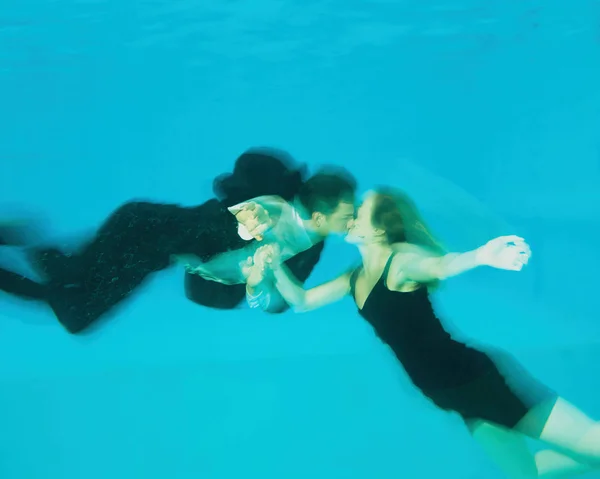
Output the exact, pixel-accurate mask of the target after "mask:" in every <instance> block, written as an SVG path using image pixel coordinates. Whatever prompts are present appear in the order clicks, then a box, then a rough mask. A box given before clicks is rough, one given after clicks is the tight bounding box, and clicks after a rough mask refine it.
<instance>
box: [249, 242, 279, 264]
mask: <svg viewBox="0 0 600 479" xmlns="http://www.w3.org/2000/svg"><path fill="white" fill-rule="evenodd" d="M254 262H255V263H257V262H258V263H259V264H261V265H263V267H269V268H271V269H273V268H276V267H277V266H279V264H280V262H281V248H280V247H279V245H278V244H277V243H274V244H268V245H265V246H261V247H260V248H258V249H257V250H256V252H255V253H254Z"/></svg>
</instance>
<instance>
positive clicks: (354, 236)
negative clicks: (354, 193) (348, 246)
mask: <svg viewBox="0 0 600 479" xmlns="http://www.w3.org/2000/svg"><path fill="white" fill-rule="evenodd" d="M374 201H375V195H374V194H373V193H367V194H366V195H365V197H364V199H363V202H362V204H361V205H360V206H359V208H358V212H357V214H356V218H355V219H354V220H353V221H352V222H351V223H350V228H349V229H348V234H347V235H346V241H347V242H348V243H352V244H365V243H373V242H375V241H380V240H381V238H382V237H383V231H382V230H380V229H377V228H374V227H373V224H372V223H371V217H372V213H373V205H374Z"/></svg>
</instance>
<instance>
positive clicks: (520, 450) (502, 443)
mask: <svg viewBox="0 0 600 479" xmlns="http://www.w3.org/2000/svg"><path fill="white" fill-rule="evenodd" d="M468 427H469V429H470V431H471V434H472V436H473V439H475V441H476V442H477V443H478V444H479V445H480V446H481V447H482V448H483V450H484V451H485V452H486V454H487V455H488V456H489V457H490V458H491V459H492V460H493V461H494V462H495V463H496V465H497V466H498V468H499V469H500V470H502V471H503V472H504V473H505V474H506V475H507V476H508V477H510V478H514V479H520V478H523V479H525V478H560V477H572V476H573V475H575V474H583V473H586V472H589V471H591V470H592V469H593V467H592V466H591V465H589V464H586V463H582V462H579V461H577V460H576V459H573V458H571V457H569V456H567V455H564V454H561V453H559V452H557V451H552V450H544V451H540V452H538V453H537V454H534V453H533V452H532V451H531V449H530V448H529V447H528V446H527V443H526V442H525V436H524V435H523V434H521V433H519V432H517V431H513V430H510V429H506V428H503V427H500V426H497V425H494V424H492V423H489V422H485V421H475V422H472V423H470V424H469V425H468Z"/></svg>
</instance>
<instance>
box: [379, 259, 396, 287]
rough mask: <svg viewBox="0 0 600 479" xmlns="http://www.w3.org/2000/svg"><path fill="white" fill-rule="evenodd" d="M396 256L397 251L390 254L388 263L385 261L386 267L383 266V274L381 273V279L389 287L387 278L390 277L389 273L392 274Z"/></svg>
mask: <svg viewBox="0 0 600 479" xmlns="http://www.w3.org/2000/svg"><path fill="white" fill-rule="evenodd" d="M394 256H396V253H392V254H391V255H390V257H389V258H388V260H387V263H385V268H383V274H382V275H381V279H383V284H384V285H385V287H386V288H387V278H388V275H389V274H390V268H391V266H392V261H393V259H394Z"/></svg>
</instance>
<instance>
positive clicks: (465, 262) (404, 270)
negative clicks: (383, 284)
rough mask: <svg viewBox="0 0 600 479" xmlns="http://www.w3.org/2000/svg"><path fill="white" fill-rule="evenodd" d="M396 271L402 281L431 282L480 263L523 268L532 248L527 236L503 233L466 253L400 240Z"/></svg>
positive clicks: (456, 273) (459, 272)
mask: <svg viewBox="0 0 600 479" xmlns="http://www.w3.org/2000/svg"><path fill="white" fill-rule="evenodd" d="M395 249H396V250H397V251H398V253H401V254H399V255H398V257H397V259H396V260H395V261H394V264H393V265H392V267H393V272H394V274H395V276H396V277H397V278H398V280H399V282H400V283H401V282H404V281H415V282H418V283H427V282H431V281H436V280H442V279H446V278H450V277H452V276H457V275H459V274H461V273H465V272H466V271H469V270H471V269H474V268H476V267H478V266H490V267H492V268H497V269H504V270H510V271H520V270H521V269H522V268H523V266H525V265H526V264H527V262H528V261H529V257H530V256H531V250H530V249H529V245H528V244H527V243H525V241H524V240H523V238H520V237H518V236H501V237H498V238H495V239H493V240H491V241H488V242H487V243H486V244H484V245H483V246H480V247H479V248H477V249H475V250H472V251H468V252H466V253H449V254H445V255H442V256H439V255H432V254H430V253H429V252H428V251H427V250H425V249H424V248H421V247H419V246H416V245H410V244H400V245H397V246H396V248H395Z"/></svg>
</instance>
